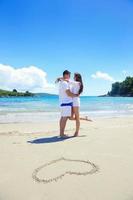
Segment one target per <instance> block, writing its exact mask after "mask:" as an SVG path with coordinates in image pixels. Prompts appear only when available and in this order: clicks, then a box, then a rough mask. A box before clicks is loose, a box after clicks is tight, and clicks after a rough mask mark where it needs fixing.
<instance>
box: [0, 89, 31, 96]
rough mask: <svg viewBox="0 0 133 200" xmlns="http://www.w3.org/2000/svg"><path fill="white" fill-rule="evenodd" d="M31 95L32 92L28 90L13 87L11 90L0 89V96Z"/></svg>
mask: <svg viewBox="0 0 133 200" xmlns="http://www.w3.org/2000/svg"><path fill="white" fill-rule="evenodd" d="M31 96H34V94H33V93H30V92H29V91H26V92H18V91H17V90H16V89H13V91H7V90H0V97H31Z"/></svg>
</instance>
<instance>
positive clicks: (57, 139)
mask: <svg viewBox="0 0 133 200" xmlns="http://www.w3.org/2000/svg"><path fill="white" fill-rule="evenodd" d="M71 138H74V137H73V136H69V137H65V138H61V137H59V136H54V137H46V138H38V139H35V140H31V141H27V142H28V143H31V144H44V143H55V142H61V141H64V140H68V139H71Z"/></svg>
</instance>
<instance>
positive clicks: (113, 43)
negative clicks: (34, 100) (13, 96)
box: [0, 0, 133, 95]
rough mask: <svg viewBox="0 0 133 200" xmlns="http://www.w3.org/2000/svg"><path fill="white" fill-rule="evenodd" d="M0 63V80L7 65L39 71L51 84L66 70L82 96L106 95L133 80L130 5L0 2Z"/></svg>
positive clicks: (101, 0)
mask: <svg viewBox="0 0 133 200" xmlns="http://www.w3.org/2000/svg"><path fill="white" fill-rule="evenodd" d="M0 63H1V74H0V78H1V76H2V74H3V71H2V68H3V69H4V67H5V64H6V65H9V66H11V67H12V68H16V69H20V68H21V69H22V68H24V67H28V66H31V65H34V66H36V67H37V68H41V69H42V70H44V71H45V72H46V73H47V76H46V77H45V79H46V81H47V82H48V83H49V84H53V83H54V80H55V79H56V77H58V76H60V75H61V73H62V71H63V70H64V69H69V70H70V71H71V72H72V73H73V72H80V73H81V74H82V75H83V80H84V84H85V91H84V95H98V94H104V93H106V92H107V91H108V90H110V88H111V84H112V82H113V81H115V80H123V79H124V78H125V76H126V75H133V67H132V66H133V1H132V0H111V1H107V0H48V1H46V0H38V1H36V0H23V1H21V0H12V1H10V0H0ZM4 73H5V72H4ZM6 73H7V72H6ZM25 73H26V72H25ZM34 76H35V73H34ZM6 77H7V76H6ZM35 79H36V80H38V79H37V78H35ZM1 80H2V79H1ZM15 84H16V87H17V83H15ZM11 85H12V83H11ZM8 86H9V85H8ZM13 86H14V85H13ZM34 86H35V87H36V85H35V81H34V85H33V86H32V88H33V87H34ZM0 88H2V81H1V82H0ZM5 88H6V85H5ZM36 88H37V87H36ZM38 89H39V86H38ZM44 91H45V88H44ZM50 91H52V90H50ZM54 91H55V90H54Z"/></svg>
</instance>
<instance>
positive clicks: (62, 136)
mask: <svg viewBox="0 0 133 200" xmlns="http://www.w3.org/2000/svg"><path fill="white" fill-rule="evenodd" d="M60 137H61V138H67V137H68V135H66V134H63V135H60Z"/></svg>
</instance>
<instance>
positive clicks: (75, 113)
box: [56, 73, 92, 137]
mask: <svg viewBox="0 0 133 200" xmlns="http://www.w3.org/2000/svg"><path fill="white" fill-rule="evenodd" d="M61 80H63V78H58V79H57V81H56V82H59V81H61ZM66 81H69V80H66ZM69 82H70V88H71V92H72V93H73V94H79V96H78V97H73V106H72V115H71V117H70V118H69V119H70V120H75V121H76V131H75V134H74V136H75V137H76V136H78V134H79V129H80V120H86V121H92V120H90V119H88V117H86V118H80V115H79V110H80V95H81V93H82V92H83V88H84V86H83V81H82V76H81V74H79V73H75V74H74V81H69Z"/></svg>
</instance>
